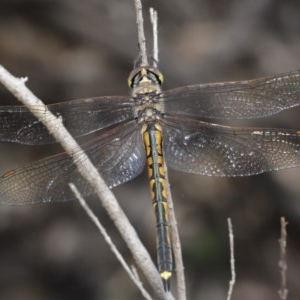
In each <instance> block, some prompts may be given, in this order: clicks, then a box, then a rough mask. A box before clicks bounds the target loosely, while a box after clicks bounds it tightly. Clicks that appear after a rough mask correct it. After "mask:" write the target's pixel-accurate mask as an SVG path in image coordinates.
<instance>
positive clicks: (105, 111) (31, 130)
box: [0, 97, 133, 145]
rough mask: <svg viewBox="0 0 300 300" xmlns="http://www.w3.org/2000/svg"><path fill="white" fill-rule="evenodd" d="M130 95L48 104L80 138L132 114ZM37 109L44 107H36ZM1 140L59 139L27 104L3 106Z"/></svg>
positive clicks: (37, 141)
mask: <svg viewBox="0 0 300 300" xmlns="http://www.w3.org/2000/svg"><path fill="white" fill-rule="evenodd" d="M132 105H133V100H132V99H130V97H98V98H88V99H81V100H74V101H69V102H62V103H56V104H52V105H48V106H47V109H49V110H50V111H51V112H52V113H53V114H55V115H56V116H57V117H61V118H62V120H63V123H64V125H65V126H66V128H67V129H68V130H69V132H70V133H71V134H72V135H73V136H74V137H80V136H84V135H87V134H90V133H92V132H95V131H98V130H100V129H103V128H106V127H108V126H111V125H113V124H116V123H119V122H121V121H124V120H126V119H130V118H132V117H133V113H132ZM36 109H43V108H39V107H37V108H36ZM0 120H1V130H0V141H8V142H16V143H20V144H27V145H43V144H50V143H54V142H56V141H55V139H54V138H53V136H52V135H51V134H50V133H49V131H48V130H47V129H46V128H45V126H44V125H43V124H42V123H41V122H40V121H39V120H38V119H37V118H36V117H35V116H34V115H33V114H32V113H31V112H30V111H29V110H28V109H27V108H26V107H24V106H2V107H0Z"/></svg>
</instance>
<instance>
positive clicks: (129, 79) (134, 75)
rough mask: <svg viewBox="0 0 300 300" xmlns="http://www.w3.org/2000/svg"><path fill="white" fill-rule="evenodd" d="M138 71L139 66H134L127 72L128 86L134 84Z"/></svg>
mask: <svg viewBox="0 0 300 300" xmlns="http://www.w3.org/2000/svg"><path fill="white" fill-rule="evenodd" d="M139 72H140V68H136V69H134V70H132V71H131V73H130V74H129V76H128V79H127V84H128V86H129V87H130V88H132V87H133V85H134V78H135V77H136V75H137V74H138V73H139Z"/></svg>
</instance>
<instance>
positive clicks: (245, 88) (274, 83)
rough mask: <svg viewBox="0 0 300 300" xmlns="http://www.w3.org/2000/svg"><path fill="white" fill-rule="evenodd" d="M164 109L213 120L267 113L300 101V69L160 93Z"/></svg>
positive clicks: (263, 115)
mask: <svg viewBox="0 0 300 300" xmlns="http://www.w3.org/2000/svg"><path fill="white" fill-rule="evenodd" d="M160 98H161V101H163V102H164V111H165V113H167V114H171V115H178V114H184V115H190V116H194V117H200V118H201V117H204V118H216V119H253V118H261V117H266V116H270V115H273V114H276V113H279V112H281V111H282V110H285V109H288V108H291V107H294V106H298V105H299V104H300V71H295V72H290V73H285V74H280V75H275V76H269V77H265V78H259V79H254V80H248V81H237V82H224V83H208V84H198V85H190V86H184V87H179V88H175V89H172V90H169V91H166V92H163V93H162V94H161V95H160Z"/></svg>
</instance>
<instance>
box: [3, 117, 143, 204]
mask: <svg viewBox="0 0 300 300" xmlns="http://www.w3.org/2000/svg"><path fill="white" fill-rule="evenodd" d="M83 149H84V150H85V152H86V154H87V155H88V156H89V158H90V160H91V161H92V162H93V163H94V165H95V166H96V167H97V169H98V170H99V173H100V174H101V176H102V177H103V179H104V181H105V182H106V184H107V185H108V186H109V187H113V186H117V185H119V184H122V183H124V182H127V181H129V180H131V179H132V178H134V177H136V176H138V175H139V174H140V173H141V172H142V170H143V169H144V165H145V151H144V146H143V143H142V139H141V134H140V131H139V130H138V125H137V124H136V122H135V121H131V122H127V123H122V124H120V125H118V126H115V127H114V128H111V129H108V130H106V131H105V132H104V133H102V134H101V135H99V137H97V138H95V139H94V140H93V141H91V142H89V143H87V144H85V145H84V146H83ZM76 157H78V159H84V158H83V157H82V156H81V155H80V154H79V155H78V156H76ZM69 182H73V183H74V184H75V185H76V186H77V187H78V188H79V190H80V191H81V193H82V194H83V195H85V196H87V195H89V194H92V193H94V192H93V190H92V188H91V187H90V186H89V184H88V183H87V182H86V180H85V179H83V178H82V177H81V175H80V174H79V172H78V170H77V167H76V166H75V165H74V163H73V160H72V158H71V157H69V156H68V155H67V154H66V153H61V154H58V155H54V156H52V157H49V158H46V159H42V160H39V161H37V162H35V163H33V164H31V165H28V166H26V167H24V168H20V169H16V170H14V171H10V172H7V173H6V174H4V175H3V176H2V177H1V179H0V202H1V203H5V204H28V203H37V202H60V201H67V200H71V199H73V198H74V195H73V194H72V193H71V191H70V189H69V186H68V183H69Z"/></svg>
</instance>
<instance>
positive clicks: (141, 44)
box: [134, 0, 148, 66]
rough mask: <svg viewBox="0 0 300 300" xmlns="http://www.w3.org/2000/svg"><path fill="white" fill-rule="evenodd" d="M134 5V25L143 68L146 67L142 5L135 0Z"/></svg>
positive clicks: (138, 0)
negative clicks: (136, 29)
mask: <svg viewBox="0 0 300 300" xmlns="http://www.w3.org/2000/svg"><path fill="white" fill-rule="evenodd" d="M134 4H135V11H136V24H137V28H138V43H139V51H140V57H141V64H142V65H144V66H148V58H147V49H146V38H145V31H144V19H143V12H142V3H141V1H140V0H135V1H134Z"/></svg>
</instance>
